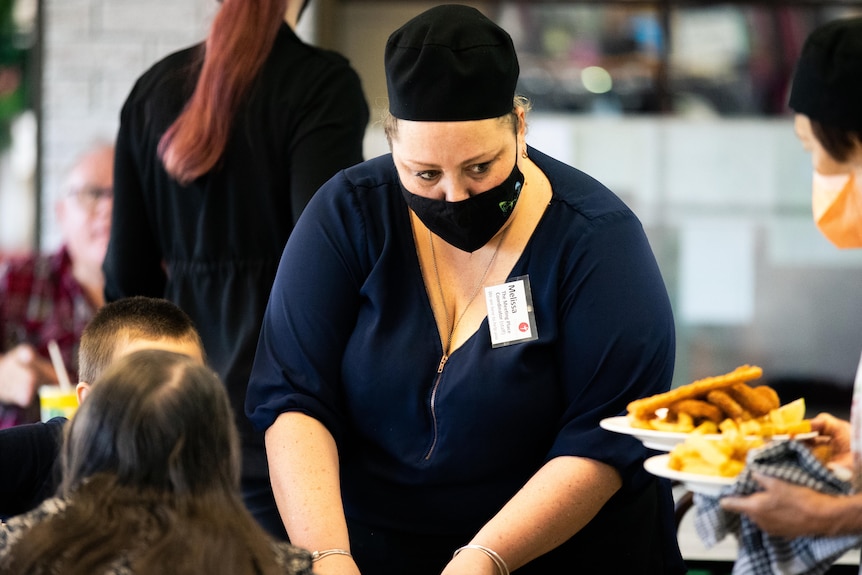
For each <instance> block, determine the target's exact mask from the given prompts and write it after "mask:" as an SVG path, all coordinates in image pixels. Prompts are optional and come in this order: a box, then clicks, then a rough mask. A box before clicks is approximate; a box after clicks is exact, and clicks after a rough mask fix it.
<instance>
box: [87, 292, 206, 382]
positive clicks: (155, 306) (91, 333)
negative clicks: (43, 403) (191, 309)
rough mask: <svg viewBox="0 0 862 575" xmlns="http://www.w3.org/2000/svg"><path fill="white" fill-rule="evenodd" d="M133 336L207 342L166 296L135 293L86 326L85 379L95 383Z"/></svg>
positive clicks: (198, 344) (106, 310)
mask: <svg viewBox="0 0 862 575" xmlns="http://www.w3.org/2000/svg"><path fill="white" fill-rule="evenodd" d="M132 339H150V340H157V339H175V340H180V341H188V342H190V343H194V344H196V345H197V346H198V347H200V349H201V353H203V343H202V342H201V339H200V334H198V332H197V329H196V328H195V325H194V322H193V321H192V319H191V318H190V317H189V316H188V315H187V314H186V313H185V312H184V311H183V310H181V309H180V308H179V307H177V306H176V305H175V304H173V303H171V302H169V301H168V300H166V299H159V298H150V297H144V296H134V297H128V298H123V299H120V300H117V301H114V302H111V303H108V304H106V305H104V306H103V307H102V308H100V309H99V311H98V312H96V315H95V316H94V317H93V319H92V320H90V322H89V323H88V324H87V326H86V327H85V328H84V331H83V333H82V334H81V343H80V346H79V349H78V373H79V378H80V379H81V381H86V382H88V383H93V382H95V381H96V380H97V379H99V376H100V375H101V374H102V372H103V371H104V370H105V368H107V367H108V366H109V365H110V364H111V362H113V361H114V355H115V353H114V352H115V350H116V349H117V346H118V345H120V344H123V343H127V342H128V341H130V340H132Z"/></svg>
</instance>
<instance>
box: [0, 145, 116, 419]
mask: <svg viewBox="0 0 862 575" xmlns="http://www.w3.org/2000/svg"><path fill="white" fill-rule="evenodd" d="M113 174H114V148H113V146H112V145H108V144H99V145H96V146H94V147H92V148H91V149H89V150H87V151H86V152H85V153H84V154H83V155H81V156H80V157H79V158H78V159H77V161H76V162H75V163H74V165H73V167H72V168H71V170H70V171H69V173H68V175H67V177H66V178H65V180H64V183H63V188H62V192H61V195H60V197H59V199H58V200H57V202H56V204H55V210H56V217H57V224H58V226H59V228H60V235H61V237H62V245H61V247H60V248H59V250H58V251H57V252H56V253H53V254H48V255H41V254H40V255H30V256H25V257H18V258H10V259H8V260H6V261H4V262H2V263H0V429H3V428H8V427H12V426H15V425H20V424H22V423H30V422H33V421H38V420H39V401H38V389H39V387H40V386H42V385H56V384H57V382H58V380H57V374H56V372H55V371H54V368H53V367H52V364H51V361H50V359H49V354H48V343H49V342H50V341H51V340H55V341H56V342H57V345H58V347H59V349H60V354H61V355H62V357H63V360H64V361H65V363H66V366H67V367H69V368H70V373H69V377H70V379H71V380H72V381H75V380H76V379H77V349H78V341H79V339H80V337H81V332H82V331H83V329H84V326H86V325H87V323H88V322H89V321H90V319H91V318H92V317H93V315H94V314H95V313H96V310H98V309H99V308H100V307H101V306H102V304H103V303H104V293H103V292H104V287H105V281H104V275H103V273H102V263H103V261H104V259H105V252H106V250H107V246H108V238H109V235H110V227H111V204H112V201H113V191H112V185H113Z"/></svg>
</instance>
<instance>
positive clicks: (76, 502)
mask: <svg viewBox="0 0 862 575" xmlns="http://www.w3.org/2000/svg"><path fill="white" fill-rule="evenodd" d="M62 461H63V472H64V476H63V484H62V493H63V495H64V500H63V501H64V502H65V506H62V505H61V506H60V509H59V511H58V512H57V513H55V514H51V515H48V516H47V518H45V519H44V520H42V521H41V522H39V523H37V524H36V525H34V526H33V527H32V528H31V529H29V530H28V531H26V532H24V533H23V534H22V535H21V538H20V539H19V540H18V541H17V542H16V543H15V544H14V546H13V547H12V548H11V551H10V553H9V554H8V556H7V559H6V563H5V564H0V569H2V570H3V572H4V573H22V574H23V573H27V574H34V573H45V574H48V573H55V572H62V573H64V574H75V575H77V574H81V575H84V574H88V573H102V572H105V571H106V570H109V569H110V568H112V567H115V566H116V565H118V564H122V563H123V562H127V563H128V566H129V568H130V570H131V572H133V573H139V574H151V573H153V574H154V573H171V574H183V575H192V574H198V573H216V574H225V575H228V574H230V575H234V574H236V575H252V574H255V575H257V574H259V575H264V574H266V575H270V574H276V573H281V574H283V573H284V572H285V569H284V567H283V566H282V567H279V565H278V563H277V561H276V550H275V548H274V547H273V542H272V541H271V540H270V539H269V538H268V536H267V535H266V534H265V532H264V531H263V530H262V528H261V527H260V526H259V525H258V524H257V522H256V521H255V520H254V518H253V517H252V516H251V514H250V513H249V512H248V511H247V510H246V508H245V507H244V505H243V503H242V501H241V499H240V496H239V438H238V432H237V429H236V426H235V425H234V422H233V415H232V412H231V408H230V402H229V400H228V396H227V391H226V390H225V389H224V386H223V384H222V383H221V381H220V380H219V378H218V376H217V375H216V374H215V373H214V372H213V371H211V370H210V369H209V368H207V367H204V366H202V365H200V364H199V363H198V362H197V361H195V360H194V359H192V358H189V357H187V356H185V355H182V354H177V353H172V352H168V351H163V350H142V351H138V352H134V353H131V354H129V355H128V356H125V357H123V358H121V359H119V360H118V361H117V362H115V363H114V364H113V365H112V366H111V367H110V368H108V370H107V371H106V372H105V374H104V375H103V377H102V378H100V379H99V380H98V381H97V382H96V383H95V384H94V385H93V387H92V390H91V392H90V395H89V396H88V398H87V401H86V402H84V403H83V404H82V405H81V407H80V408H79V410H78V412H77V413H76V414H75V416H74V417H73V418H72V421H71V422H70V423H69V424H68V425H67V428H66V437H65V442H64V445H63V453H62ZM285 554H287V555H285ZM280 559H281V560H282V562H284V561H288V560H289V561H291V563H290V564H291V565H300V566H303V568H302V569H297V570H294V571H292V572H293V573H302V574H306V573H307V574H310V573H311V568H310V565H311V561H310V555H309V554H308V552H307V551H302V550H299V549H297V548H292V547H291V548H290V549H288V550H285V551H283V552H282V553H281V556H280ZM294 561H295V562H294Z"/></svg>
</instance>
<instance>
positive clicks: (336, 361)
mask: <svg viewBox="0 0 862 575" xmlns="http://www.w3.org/2000/svg"><path fill="white" fill-rule="evenodd" d="M530 158H531V159H533V161H534V162H535V163H536V164H537V165H538V166H539V168H541V170H542V171H543V172H544V173H545V174H546V175H547V177H548V178H549V180H550V183H551V187H552V190H553V197H552V200H551V202H550V204H549V205H548V207H547V210H546V212H545V214H544V216H543V217H542V219H541V221H540V222H539V224H538V226H537V227H536V230H535V232H534V233H533V236H532V238H531V239H530V241H529V243H528V244H527V246H526V248H525V249H524V252H523V254H522V256H521V257H520V259H519V260H518V262H517V263H516V264H515V267H514V269H513V270H512V272H511V274H510V277H518V276H529V279H530V284H531V288H532V298H533V307H534V310H535V317H536V329H537V331H538V339H537V340H535V341H530V342H526V343H520V344H515V345H509V346H506V347H501V348H496V349H493V348H492V347H491V342H490V334H489V328H488V322H487V319H486V320H485V321H484V322H483V323H482V324H481V326H480V328H479V330H478V331H477V332H476V333H475V334H473V335H472V337H471V338H470V339H469V340H468V341H467V342H466V343H464V344H463V345H462V346H461V347H460V348H458V349H456V350H455V351H454V352H453V353H452V354H451V356H450V358H449V360H448V362H447V363H446V365H445V368H444V370H443V373H442V379H441V380H440V384H439V388H438V390H437V394H436V398H435V400H434V412H433V413H432V408H431V397H430V394H431V389H432V386H433V384H434V381H435V378H436V377H437V367H438V364H439V362H440V359H441V356H442V354H443V349H442V344H441V341H440V335H439V333H438V329H437V323H436V321H435V319H434V314H433V312H432V309H431V305H430V301H429V299H428V295H427V293H426V289H425V285H424V283H423V279H422V274H421V271H420V267H419V261H418V259H417V255H416V247H415V245H414V241H413V234H412V229H411V224H410V218H409V213H408V208H407V206H406V204H405V202H404V200H403V198H402V195H401V191H400V189H399V185H398V176H397V172H396V170H395V166H394V164H393V162H392V158H391V155H385V156H381V157H378V158H375V159H372V160H369V161H366V162H364V163H362V164H360V165H358V166H354V167H352V168H349V169H347V170H345V171H343V172H340V173H339V174H337V175H336V176H335V177H333V178H332V179H331V180H330V181H329V182H328V183H327V184H326V185H324V187H323V188H321V190H320V191H319V192H318V193H317V194H316V195H315V196H314V198H313V199H312V200H311V202H310V203H309V205H308V207H307V208H306V211H305V212H304V213H303V215H302V217H301V218H300V220H299V222H298V223H297V226H296V228H295V230H294V232H293V234H292V235H291V237H290V239H289V241H288V243H287V246H286V249H285V251H284V254H283V256H282V259H281V263H280V266H279V269H278V273H277V276H276V280H275V283H274V285H273V290H272V293H271V296H270V301H269V305H268V308H267V311H266V314H265V318H264V322H263V328H262V331H261V338H260V341H259V344H258V350H257V355H256V358H255V363H254V367H253V370H252V375H251V380H250V384H249V389H248V396H247V399H246V411H247V413H248V415H249V417H250V418H251V420H252V422H253V423H254V425H255V426H256V427H257V428H258V429H261V430H264V429H266V428H267V427H269V426H270V425H271V424H272V423H273V422H274V421H275V419H276V418H277V417H278V415H279V414H281V413H283V412H286V411H299V412H303V413H306V414H309V415H311V416H313V417H315V418H317V419H319V420H320V421H321V422H322V423H323V424H324V425H325V426H326V427H327V428H328V429H329V430H330V432H332V434H333V436H334V437H335V440H336V442H337V444H338V449H339V457H340V462H341V470H342V490H343V498H344V505H345V512H346V514H347V516H348V518H355V519H357V520H359V521H362V522H364V523H366V524H370V525H372V526H377V527H380V528H382V529H394V530H398V531H399V532H402V533H403V532H407V533H418V534H422V533H426V534H441V535H443V534H449V533H464V534H472V533H474V532H475V531H476V530H477V529H478V528H479V527H480V526H481V525H482V524H484V523H485V522H487V521H488V519H490V518H491V517H492V516H493V515H494V514H495V513H496V512H497V511H498V510H499V509H500V508H501V507H502V506H503V505H504V503H505V502H506V501H507V500H508V499H509V498H511V497H512V495H514V494H515V492H516V491H517V490H518V489H519V488H520V487H521V486H522V485H523V484H524V483H525V482H526V481H527V480H528V479H529V478H530V476H532V475H533V474H534V473H535V472H536V471H537V470H538V468H539V467H541V466H542V464H543V463H545V462H546V461H548V460H549V459H551V458H554V457H557V456H561V455H571V456H581V457H587V458H591V459H595V460H598V461H602V462H605V463H607V464H609V465H611V466H613V467H615V468H616V469H617V470H619V472H620V473H621V475H622V477H623V481H624V487H623V491H622V494H621V495H620V496H621V497H628V496H630V495H631V496H636V494H638V493H643V492H644V491H645V490H646V489H647V487H652V486H653V485H654V479H653V478H651V477H650V476H649V475H648V474H647V473H646V472H645V471H644V470H643V466H642V463H643V460H644V458H645V457H646V456H647V455H648V454H649V452H647V451H646V450H645V449H644V448H643V446H642V445H641V444H640V443H639V442H638V441H637V440H635V439H633V438H631V437H628V436H625V435H620V434H614V433H611V432H608V431H605V430H603V429H601V428H600V427H599V421H600V420H601V419H602V418H605V417H610V416H613V415H619V414H622V413H624V412H625V408H626V405H627V403H628V402H630V401H631V400H633V399H635V398H638V397H643V396H646V395H651V394H655V393H659V392H662V391H666V390H667V389H669V387H670V383H671V377H672V372H673V364H674V324H673V317H672V312H671V308H670V303H669V301H668V297H667V292H666V290H665V286H664V283H663V281H662V278H661V275H660V273H659V269H658V267H657V265H656V261H655V258H654V256H653V254H652V251H651V249H650V246H649V244H648V241H647V238H646V236H645V235H644V232H643V229H642V226H641V224H640V222H639V221H638V219H637V217H636V216H635V215H634V214H633V213H632V212H631V211H630V210H629V209H628V208H627V207H626V206H625V205H624V203H623V202H622V201H621V200H620V199H619V198H617V197H616V196H615V195H614V194H613V193H611V192H610V191H609V190H608V189H607V188H605V187H604V186H603V185H602V184H600V183H599V182H597V181H596V180H594V179H593V178H591V177H589V176H588V175H586V174H584V173H583V172H580V171H579V170H576V169H574V168H572V167H570V166H567V165H565V164H562V163H560V162H558V161H556V160H554V159H552V158H550V157H548V156H546V155H543V154H541V153H540V152H538V151H536V150H531V152H530ZM651 492H653V493H655V490H654V489H651ZM627 494H628V495H627ZM623 507H624V506H623ZM667 511H668V513H669V511H670V510H669V509H668V510H667ZM602 513H604V511H602V512H600V515H601V514H602ZM665 518H666V519H667V517H665ZM621 520H622V517H621ZM594 521H595V520H594ZM613 523H614V522H613V521H612V522H611V525H608V532H607V534H608V536H613ZM638 529H641V528H640V527H639V528H638ZM642 529H643V530H650V531H653V532H654V531H655V530H656V527H655V522H650V525H643V526H642ZM644 532H646V531H644ZM465 543H466V541H465ZM618 543H619V542H618ZM670 545H671V547H672V548H673V549H675V550H676V551H675V553H676V554H677V556H678V549H676V544H675V536H674V541H673V542H672V543H670ZM643 572H647V571H643ZM667 572H671V571H667Z"/></svg>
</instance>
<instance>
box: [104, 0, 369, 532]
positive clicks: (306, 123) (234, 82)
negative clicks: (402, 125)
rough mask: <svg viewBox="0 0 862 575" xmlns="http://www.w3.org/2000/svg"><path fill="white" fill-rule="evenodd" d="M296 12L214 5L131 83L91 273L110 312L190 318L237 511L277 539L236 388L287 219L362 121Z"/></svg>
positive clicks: (258, 453)
mask: <svg viewBox="0 0 862 575" xmlns="http://www.w3.org/2000/svg"><path fill="white" fill-rule="evenodd" d="M305 4H306V2H304V1H303V0H260V1H257V2H249V1H247V0H224V1H223V2H222V3H221V7H220V8H219V11H218V13H217V14H216V16H215V19H214V20H213V23H212V27H211V29H210V33H209V36H208V38H207V39H206V42H204V43H202V44H199V45H196V46H193V47H191V48H188V49H185V50H182V51H180V52H177V53H174V54H171V55H169V56H167V57H166V58H164V59H162V60H161V61H159V62H157V63H156V64H154V65H153V66H152V67H151V68H150V69H149V70H148V71H147V72H145V73H144V74H143V75H142V76H141V77H140V78H139V79H138V81H137V82H136V84H135V86H134V87H133V89H132V91H131V93H130V94H129V96H128V98H127V100H126V102H125V105H124V106H123V109H122V113H121V117H120V130H119V136H118V139H117V155H116V166H115V169H116V185H115V193H116V198H115V201H114V222H115V225H114V228H113V230H112V234H111V241H110V245H109V247H108V254H107V258H106V261H105V267H104V270H105V275H106V291H105V293H106V297H107V299H108V300H109V301H111V300H116V299H119V298H122V297H126V296H131V295H145V296H151V297H164V298H166V299H168V300H170V301H172V302H174V303H175V304H177V305H178V306H179V307H180V308H182V309H183V310H184V311H185V312H186V313H188V314H189V316H191V318H192V319H193V320H194V322H195V325H196V326H197V327H198V330H199V332H200V334H201V338H202V339H203V343H204V347H205V349H206V353H207V357H208V359H209V361H210V364H211V365H212V367H213V368H214V369H215V370H216V371H217V372H218V374H219V375H220V377H221V379H222V381H223V382H224V383H225V385H226V386H227V389H228V393H229V394H230V398H231V404H232V405H233V406H234V411H235V414H236V417H237V422H238V424H239V427H240V436H241V438H242V447H243V449H242V452H243V474H242V489H243V495H244V498H245V502H246V504H247V505H248V507H249V509H250V510H251V511H252V513H253V514H254V515H255V517H257V518H258V520H259V521H260V522H261V524H262V525H264V526H265V527H266V529H267V530H269V531H270V532H271V533H273V534H275V535H277V536H281V537H285V534H284V527H283V525H282V523H281V521H280V519H279V517H278V512H277V510H276V507H275V502H274V500H273V497H272V490H271V487H270V484H269V475H268V470H267V461H266V454H265V451H264V447H263V436H262V435H261V434H260V433H257V432H255V431H254V430H253V429H252V427H251V425H250V424H249V422H248V421H247V419H246V418H245V416H244V415H243V403H244V401H245V395H246V388H247V385H248V376H249V372H250V371H251V365H252V361H253V359H254V351H255V345H256V343H257V338H258V334H259V331H260V324H261V319H262V318H263V313H264V309H265V306H266V301H267V298H268V297H269V292H270V288H271V286H272V281H273V278H274V277H275V273H276V268H277V267H278V261H279V258H280V257H281V253H282V250H283V249H284V245H285V242H286V241H287V237H288V235H290V233H291V231H292V230H293V226H294V222H295V221H296V219H297V218H298V217H299V214H300V213H301V212H302V210H303V208H304V207H305V205H306V203H307V202H308V200H309V198H311V196H312V194H313V193H314V192H315V191H316V190H317V189H318V187H320V186H321V185H322V184H323V183H324V182H325V181H326V180H328V179H329V178H330V177H332V176H333V175H334V174H335V173H336V172H337V171H338V170H340V169H342V168H346V167H348V166H350V165H352V164H355V163H357V162H359V161H360V160H361V159H362V140H363V136H364V133H365V128H366V125H367V123H368V106H367V104H366V102H365V97H364V95H363V92H362V86H361V84H360V80H359V77H358V75H357V74H356V72H355V71H354V70H353V69H352V68H351V66H350V64H349V62H348V61H347V60H346V59H345V58H344V57H342V56H341V55H339V54H336V53H333V52H330V51H326V50H322V49H319V48H316V47H313V46H310V45H308V44H305V43H303V42H302V41H301V40H300V39H299V38H298V37H297V35H296V34H295V32H294V28H295V26H296V23H297V20H298V18H299V15H300V13H301V11H302V9H303V8H304V7H305ZM297 273H298V274H301V273H303V272H302V270H297Z"/></svg>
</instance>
